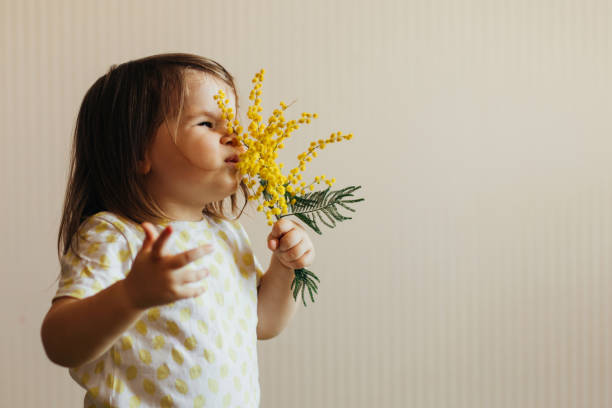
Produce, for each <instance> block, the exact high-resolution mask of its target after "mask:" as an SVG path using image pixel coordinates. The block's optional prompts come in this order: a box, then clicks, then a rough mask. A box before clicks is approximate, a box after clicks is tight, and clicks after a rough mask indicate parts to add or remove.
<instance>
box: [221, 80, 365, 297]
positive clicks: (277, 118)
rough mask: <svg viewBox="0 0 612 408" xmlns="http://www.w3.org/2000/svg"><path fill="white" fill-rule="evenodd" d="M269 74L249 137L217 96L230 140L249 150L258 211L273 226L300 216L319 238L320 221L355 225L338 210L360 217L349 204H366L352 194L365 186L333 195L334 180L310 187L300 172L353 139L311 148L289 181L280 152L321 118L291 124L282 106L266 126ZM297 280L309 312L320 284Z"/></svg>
mask: <svg viewBox="0 0 612 408" xmlns="http://www.w3.org/2000/svg"><path fill="white" fill-rule="evenodd" d="M264 73H265V71H264V70H263V69H262V70H261V71H260V72H258V73H257V74H255V77H254V78H253V80H252V82H253V84H254V86H253V89H252V90H251V93H250V95H249V100H251V101H253V103H252V105H251V106H249V109H248V113H247V117H248V118H249V119H251V122H250V124H249V126H248V128H247V131H244V129H243V127H242V126H241V125H240V123H239V121H238V119H237V118H236V117H235V115H234V112H233V110H232V108H229V107H227V105H228V104H229V100H228V99H226V96H225V94H224V92H223V91H222V90H220V91H219V93H218V94H217V95H215V96H214V98H215V100H216V101H217V104H218V106H219V108H220V109H221V111H222V112H223V114H222V118H223V119H224V120H226V121H227V122H226V123H227V130H228V132H229V133H230V134H235V135H236V139H237V141H238V142H239V143H243V144H244V145H245V146H246V148H247V150H246V152H245V153H243V154H241V155H240V157H239V158H238V164H237V169H238V172H239V173H240V175H241V177H242V178H243V181H244V182H245V184H246V185H247V187H248V188H249V189H254V187H255V186H257V189H256V190H255V192H254V193H253V194H251V195H249V197H248V200H252V201H259V202H260V204H259V206H258V207H257V211H261V212H265V214H266V217H267V220H268V225H273V224H274V221H273V217H274V218H276V220H279V219H280V218H282V217H288V216H291V215H293V216H295V217H297V218H298V219H300V220H301V221H302V222H304V223H305V224H306V225H307V226H309V227H310V228H312V230H313V231H315V232H316V233H317V234H321V229H320V228H319V225H318V224H317V222H318V221H320V222H321V223H322V224H323V225H325V226H327V227H329V228H334V227H335V226H336V222H337V221H344V220H350V219H351V218H350V217H346V216H344V215H342V214H340V211H339V209H340V208H343V209H345V210H347V211H351V212H355V210H354V209H353V208H351V207H350V205H349V204H352V203H356V202H359V201H363V200H364V199H363V198H359V199H354V198H352V197H353V193H354V192H355V190H357V189H359V188H360V187H361V186H356V187H355V186H349V187H345V188H342V189H340V190H331V187H332V185H333V184H334V183H335V182H336V179H335V178H331V179H329V178H328V177H327V176H326V175H325V174H321V175H320V176H316V177H315V178H314V180H313V181H312V182H310V183H309V184H307V183H306V182H305V181H303V180H302V179H303V177H302V174H301V172H303V171H304V170H305V169H306V163H310V162H311V161H312V159H313V158H315V157H317V150H323V149H325V147H326V146H327V145H328V144H330V143H338V142H341V141H343V140H351V138H352V137H353V135H352V134H351V133H349V134H347V135H343V134H342V133H341V132H336V133H332V134H331V135H330V137H329V138H327V139H325V140H323V139H319V140H318V141H317V142H314V141H313V142H311V143H310V146H309V147H308V149H307V150H306V151H305V152H303V153H301V154H299V155H298V156H297V159H298V165H297V166H296V167H295V168H293V169H291V170H290V171H289V173H288V174H287V175H284V174H283V173H282V171H281V170H282V169H283V168H284V164H283V163H276V159H277V158H278V150H280V149H282V148H283V147H284V143H283V142H284V141H285V140H286V139H288V138H289V137H290V136H291V134H292V133H293V132H294V131H295V130H297V129H298V128H299V127H300V125H302V124H309V123H310V122H311V120H312V119H316V118H317V114H316V113H307V112H304V113H302V115H301V117H300V118H299V119H298V120H297V121H296V120H290V121H288V122H287V121H286V120H285V117H284V112H285V111H286V110H287V108H289V106H290V105H287V104H285V103H284V102H280V109H274V111H273V112H272V115H271V116H270V117H269V119H268V121H267V123H264V122H263V118H262V116H261V115H260V112H261V111H262V109H263V108H262V107H261V98H260V96H261V86H262V82H263V78H264ZM292 104H293V103H292ZM322 183H325V184H326V185H327V187H326V188H325V189H323V190H317V191H315V188H316V185H320V184H322ZM294 273H295V277H294V279H293V282H292V284H291V289H292V290H293V298H294V300H296V301H297V296H298V294H299V293H300V292H301V297H302V302H303V303H304V306H306V300H305V299H304V288H308V292H309V294H310V299H311V301H312V302H314V295H313V293H315V294H316V293H317V282H320V280H319V278H318V277H317V276H316V275H315V274H314V273H313V272H312V271H309V270H308V269H305V268H301V269H296V270H294Z"/></svg>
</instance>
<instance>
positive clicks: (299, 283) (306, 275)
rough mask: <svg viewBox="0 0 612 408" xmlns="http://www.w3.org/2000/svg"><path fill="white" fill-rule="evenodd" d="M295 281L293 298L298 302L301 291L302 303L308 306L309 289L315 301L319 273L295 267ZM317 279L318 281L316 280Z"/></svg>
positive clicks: (311, 298) (293, 283)
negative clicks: (306, 291) (306, 292)
mask: <svg viewBox="0 0 612 408" xmlns="http://www.w3.org/2000/svg"><path fill="white" fill-rule="evenodd" d="M275 217H276V220H277V221H278V220H280V219H281V218H282V217H281V216H278V215H275ZM293 274H294V277H293V282H291V289H292V290H293V300H295V301H296V302H297V296H298V294H299V293H300V292H301V296H302V303H303V304H304V307H306V299H305V297H304V289H306V288H307V289H308V294H309V295H310V300H311V301H312V303H314V301H315V299H314V294H318V286H317V282H320V280H319V278H318V277H317V275H315V274H314V273H313V272H312V271H309V270H308V269H306V268H300V269H294V270H293ZM315 280H316V282H315Z"/></svg>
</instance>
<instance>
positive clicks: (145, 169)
mask: <svg viewBox="0 0 612 408" xmlns="http://www.w3.org/2000/svg"><path fill="white" fill-rule="evenodd" d="M136 165H137V171H138V173H140V174H142V175H147V174H149V172H150V171H151V160H149V152H146V153H145V156H144V158H143V159H141V160H138V162H137V163H136Z"/></svg>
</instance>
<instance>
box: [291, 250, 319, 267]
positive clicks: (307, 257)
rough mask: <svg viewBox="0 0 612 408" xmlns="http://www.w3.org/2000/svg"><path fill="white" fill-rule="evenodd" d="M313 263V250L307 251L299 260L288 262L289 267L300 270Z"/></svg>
mask: <svg viewBox="0 0 612 408" xmlns="http://www.w3.org/2000/svg"><path fill="white" fill-rule="evenodd" d="M313 261H314V250H312V249H309V250H308V251H306V252H304V254H302V255H301V256H300V257H299V258H297V259H296V260H294V261H292V262H290V265H291V267H292V268H293V269H300V268H305V267H307V266H310V265H312V262H313Z"/></svg>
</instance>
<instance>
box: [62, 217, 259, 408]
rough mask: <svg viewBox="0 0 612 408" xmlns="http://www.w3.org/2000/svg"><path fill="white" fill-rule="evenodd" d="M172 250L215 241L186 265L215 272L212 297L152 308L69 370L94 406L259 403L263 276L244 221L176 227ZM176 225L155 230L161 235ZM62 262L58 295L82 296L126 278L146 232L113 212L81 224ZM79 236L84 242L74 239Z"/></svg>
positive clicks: (211, 221)
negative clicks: (109, 344) (86, 360)
mask: <svg viewBox="0 0 612 408" xmlns="http://www.w3.org/2000/svg"><path fill="white" fill-rule="evenodd" d="M169 224H170V225H172V228H173V231H174V232H173V233H172V235H171V237H170V239H169V241H168V242H167V243H166V246H165V251H166V253H167V254H176V253H179V252H183V251H186V250H188V249H191V248H194V247H196V246H199V245H203V244H208V243H212V244H213V245H214V252H213V253H212V254H210V255H206V256H204V257H203V258H200V259H199V260H197V261H195V262H193V263H192V264H190V265H188V266H186V268H196V269H201V268H207V269H208V270H209V271H210V275H209V276H208V277H207V278H205V279H204V280H203V281H201V283H200V284H203V285H205V286H206V287H207V290H206V292H204V293H203V294H202V295H200V296H199V297H197V298H191V299H183V300H179V301H176V302H174V303H171V304H168V305H163V306H159V307H154V308H151V309H149V310H147V312H146V313H145V314H144V315H143V317H142V318H141V319H140V320H139V321H138V322H137V323H136V324H135V325H134V326H133V327H132V328H130V329H129V330H127V331H126V332H124V333H123V335H122V336H121V337H120V338H119V339H118V340H117V341H116V342H115V344H113V346H112V347H111V348H110V349H109V350H108V351H107V352H106V353H105V354H103V355H102V356H100V357H99V358H98V359H96V360H94V361H92V362H90V363H87V364H85V365H83V366H80V367H76V368H72V369H70V375H71V377H72V378H73V379H74V380H75V381H77V382H78V383H79V384H80V385H81V386H82V387H83V388H85V390H86V394H85V400H84V406H85V407H86V408H90V407H258V406H259V399H260V391H259V372H258V364H257V349H256V346H257V345H256V343H257V334H256V327H257V286H258V285H259V282H260V278H261V276H262V274H263V270H262V268H261V266H260V264H259V262H258V261H257V259H256V257H255V255H254V254H253V251H252V249H251V244H250V241H249V238H248V236H247V234H246V231H245V230H244V228H243V227H242V225H241V224H240V223H239V222H238V221H226V220H222V219H219V218H216V217H208V216H204V219H203V220H202V221H198V222H190V221H173V222H171V223H169ZM166 225H168V224H158V225H155V227H156V229H157V230H158V232H161V231H162V230H163V228H164V227H165V226H166ZM77 235H78V241H77V242H78V246H77V248H78V250H77V251H76V252H73V251H72V249H71V250H69V251H68V252H67V253H66V255H65V256H64V257H63V258H62V259H61V267H62V273H61V280H60V282H59V288H58V290H57V293H56V295H55V298H57V297H61V296H71V297H75V298H79V299H80V298H84V297H88V296H91V295H94V294H95V293H97V292H99V291H100V290H102V289H104V288H106V287H108V286H110V285H112V284H113V283H114V282H116V281H118V280H120V279H124V278H125V277H126V276H127V274H128V273H129V271H130V268H131V265H132V262H133V261H134V258H135V256H136V254H137V253H138V251H139V250H140V248H141V246H142V242H143V240H144V237H145V234H144V230H143V229H142V228H141V227H140V225H138V224H137V223H134V222H132V221H130V220H128V219H126V218H123V217H120V216H118V215H116V214H113V213H110V212H100V213H98V214H95V215H93V216H91V217H89V218H88V219H87V220H86V221H85V222H83V224H81V226H80V227H79V231H78V232H77ZM73 239H76V236H75V237H74V238H73Z"/></svg>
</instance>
